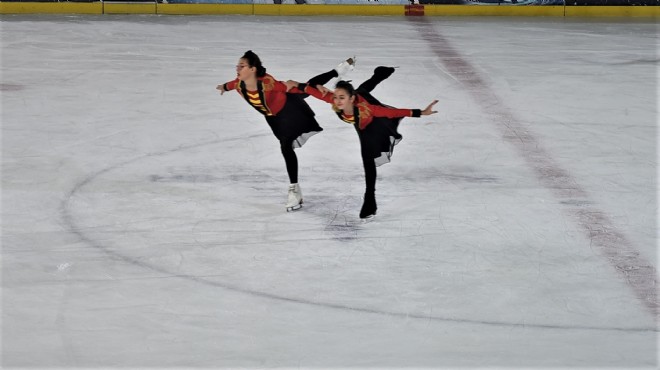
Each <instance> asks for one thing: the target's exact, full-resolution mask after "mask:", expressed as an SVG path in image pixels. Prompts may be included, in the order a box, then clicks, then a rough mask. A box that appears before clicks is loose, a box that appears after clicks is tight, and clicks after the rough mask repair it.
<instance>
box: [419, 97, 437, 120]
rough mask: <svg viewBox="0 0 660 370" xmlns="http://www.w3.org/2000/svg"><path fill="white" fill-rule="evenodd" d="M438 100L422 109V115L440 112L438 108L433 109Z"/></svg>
mask: <svg viewBox="0 0 660 370" xmlns="http://www.w3.org/2000/svg"><path fill="white" fill-rule="evenodd" d="M437 102H438V101H437V100H434V101H432V102H431V104H429V105H428V106H427V107H426V108H424V110H423V111H422V116H430V115H431V114H434V113H438V111H437V110H432V109H433V106H434V105H435V104H436V103H437Z"/></svg>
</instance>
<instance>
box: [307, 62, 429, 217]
mask: <svg viewBox="0 0 660 370" xmlns="http://www.w3.org/2000/svg"><path fill="white" fill-rule="evenodd" d="M393 72H394V68H391V67H378V68H376V70H375V71H374V75H373V76H372V77H371V78H370V79H369V80H367V81H365V82H364V83H362V84H361V85H360V86H359V87H358V88H357V89H355V97H356V98H355V101H354V102H353V105H354V107H353V113H354V114H353V115H352V116H349V115H347V114H345V113H344V112H343V111H342V110H341V109H339V108H337V107H336V106H335V105H334V102H333V95H332V94H326V95H325V96H324V95H323V94H322V93H321V92H320V91H319V90H318V89H316V88H315V87H314V86H316V84H313V83H306V84H299V85H298V87H297V90H296V91H300V92H303V93H305V94H309V95H312V96H314V97H315V98H317V99H320V100H323V101H325V102H327V103H330V104H332V108H333V110H334V111H335V113H336V114H337V116H338V117H339V119H341V120H342V121H344V122H347V123H350V124H353V126H354V127H355V131H357V134H358V137H359V138H360V150H361V154H362V164H363V166H364V175H365V185H366V191H365V197H364V204H363V206H362V210H361V211H360V217H361V218H364V217H369V216H372V215H375V213H376V208H377V207H376V198H375V191H376V167H378V166H380V165H383V164H385V163H389V162H390V159H391V157H392V153H393V152H394V146H395V145H397V144H398V143H399V142H400V141H401V139H402V138H403V137H402V136H401V134H399V132H398V127H399V123H400V122H401V119H402V118H404V117H420V116H421V112H422V110H421V109H398V108H394V107H390V106H388V105H385V104H383V103H381V102H379V101H378V99H376V98H374V97H373V96H372V95H371V93H370V92H371V90H373V89H374V88H375V87H376V85H378V84H379V83H380V82H381V81H383V80H385V79H386V78H387V77H389V76H390V75H391V74H392V73H393ZM310 82H315V81H314V79H312V80H310Z"/></svg>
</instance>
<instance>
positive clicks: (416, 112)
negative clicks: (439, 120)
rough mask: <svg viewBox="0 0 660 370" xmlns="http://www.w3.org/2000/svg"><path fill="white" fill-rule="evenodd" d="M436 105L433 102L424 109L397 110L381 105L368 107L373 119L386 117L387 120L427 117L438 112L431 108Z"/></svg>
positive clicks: (435, 101)
mask: <svg viewBox="0 0 660 370" xmlns="http://www.w3.org/2000/svg"><path fill="white" fill-rule="evenodd" d="M436 103H438V101H437V100H434V101H432V102H431V104H429V105H428V106H426V108H424V109H405V108H404V109H399V108H389V107H384V106H382V105H370V109H371V111H372V112H373V115H374V116H375V117H387V118H396V117H420V116H429V115H431V114H434V113H438V111H434V110H433V106H434V105H435V104H436Z"/></svg>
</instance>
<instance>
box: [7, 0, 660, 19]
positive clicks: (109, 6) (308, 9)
mask: <svg viewBox="0 0 660 370" xmlns="http://www.w3.org/2000/svg"><path fill="white" fill-rule="evenodd" d="M0 14H172V15H195V14H206V15H212V14H237V15H274V16H278V15H282V16H297V15H300V16H308V15H349V16H350V15H358V16H366V15H373V16H384V15H393V16H403V15H407V16H525V17H527V16H552V17H564V16H565V17H653V18H657V17H659V16H660V7H657V6H643V7H641V6H561V5H557V6H554V5H548V6H476V5H310V4H307V5H296V4H158V3H132V2H125V3H123V2H93V3H68V2H67V3H60V2H57V3H53V2H47V3H46V2H29V3H24V2H0Z"/></svg>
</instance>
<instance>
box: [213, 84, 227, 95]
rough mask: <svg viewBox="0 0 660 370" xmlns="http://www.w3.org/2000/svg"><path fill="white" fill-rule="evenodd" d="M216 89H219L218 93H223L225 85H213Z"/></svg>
mask: <svg viewBox="0 0 660 370" xmlns="http://www.w3.org/2000/svg"><path fill="white" fill-rule="evenodd" d="M215 89H216V90H220V95H222V94H224V93H225V91H226V90H225V86H224V85H218V86H216V87H215Z"/></svg>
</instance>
